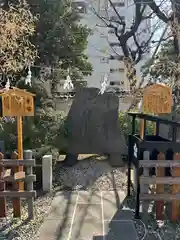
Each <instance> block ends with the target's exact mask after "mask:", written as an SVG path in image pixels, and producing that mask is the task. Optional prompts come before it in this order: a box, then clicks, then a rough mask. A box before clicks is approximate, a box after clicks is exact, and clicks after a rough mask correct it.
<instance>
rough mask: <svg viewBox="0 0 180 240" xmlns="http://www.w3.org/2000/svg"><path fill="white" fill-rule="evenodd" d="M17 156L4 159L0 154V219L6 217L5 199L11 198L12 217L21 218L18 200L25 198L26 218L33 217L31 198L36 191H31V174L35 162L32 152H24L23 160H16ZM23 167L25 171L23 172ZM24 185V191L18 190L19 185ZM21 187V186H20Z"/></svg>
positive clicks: (32, 175)
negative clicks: (26, 206) (26, 204)
mask: <svg viewBox="0 0 180 240" xmlns="http://www.w3.org/2000/svg"><path fill="white" fill-rule="evenodd" d="M17 158H18V154H17V153H16V152H13V153H12V155H11V159H4V155H3V154H2V153H0V218H2V217H6V211H7V209H6V198H7V197H10V198H12V203H13V216H14V217H21V202H20V198H27V203H28V217H29V218H33V217H34V209H33V198H34V197H35V196H36V191H34V190H33V182H35V181H36V176H35V175H34V174H33V166H35V160H34V159H32V151H30V150H28V151H24V160H17ZM23 166H24V167H25V168H26V171H24V170H23ZM22 182H23V183H24V182H25V185H26V190H24V189H21V188H20V183H22ZM21 186H22V184H21Z"/></svg>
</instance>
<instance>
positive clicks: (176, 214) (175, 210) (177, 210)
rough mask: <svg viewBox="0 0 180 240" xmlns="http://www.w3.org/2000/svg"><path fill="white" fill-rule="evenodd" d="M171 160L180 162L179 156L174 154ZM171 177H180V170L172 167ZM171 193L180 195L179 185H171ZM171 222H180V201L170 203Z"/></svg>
mask: <svg viewBox="0 0 180 240" xmlns="http://www.w3.org/2000/svg"><path fill="white" fill-rule="evenodd" d="M173 160H180V154H178V153H175V154H174V156H173ZM171 174H172V177H180V168H179V167H173V168H172V171H171ZM172 193H173V194H179V193H180V185H179V184H173V185H172ZM171 220H173V221H177V220H180V200H173V201H172V214H171Z"/></svg>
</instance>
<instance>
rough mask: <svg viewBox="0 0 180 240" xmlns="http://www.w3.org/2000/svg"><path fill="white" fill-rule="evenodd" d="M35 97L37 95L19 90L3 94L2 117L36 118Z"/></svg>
mask: <svg viewBox="0 0 180 240" xmlns="http://www.w3.org/2000/svg"><path fill="white" fill-rule="evenodd" d="M34 96H35V94H32V93H30V92H27V91H25V90H23V89H19V88H13V89H10V90H8V91H5V92H3V93H2V94H1V97H2V116H3V117H5V116H6V117H17V116H34Z"/></svg>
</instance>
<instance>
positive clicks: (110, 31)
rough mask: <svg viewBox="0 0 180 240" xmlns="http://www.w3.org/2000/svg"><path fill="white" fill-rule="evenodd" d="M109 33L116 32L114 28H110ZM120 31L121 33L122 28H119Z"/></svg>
mask: <svg viewBox="0 0 180 240" xmlns="http://www.w3.org/2000/svg"><path fill="white" fill-rule="evenodd" d="M108 33H109V34H115V30H114V28H110V29H109V30H108ZM118 33H121V29H119V30H118Z"/></svg>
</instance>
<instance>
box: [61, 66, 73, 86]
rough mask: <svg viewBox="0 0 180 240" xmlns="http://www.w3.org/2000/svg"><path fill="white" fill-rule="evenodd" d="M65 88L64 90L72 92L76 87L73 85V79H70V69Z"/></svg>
mask: <svg viewBox="0 0 180 240" xmlns="http://www.w3.org/2000/svg"><path fill="white" fill-rule="evenodd" d="M63 88H64V89H65V90H72V89H73V88H74V85H73V83H72V80H71V77H70V75H69V69H68V75H67V78H66V80H65V82H64V86H63Z"/></svg>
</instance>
